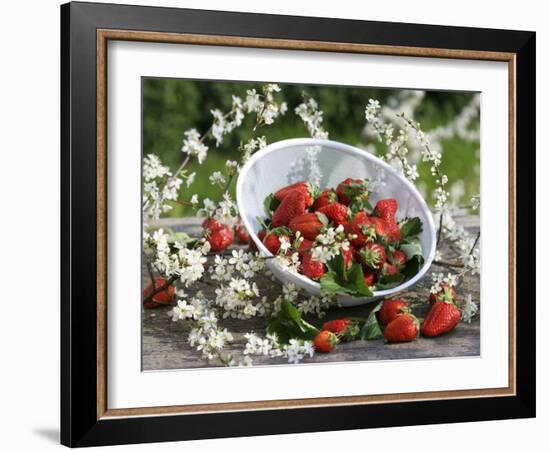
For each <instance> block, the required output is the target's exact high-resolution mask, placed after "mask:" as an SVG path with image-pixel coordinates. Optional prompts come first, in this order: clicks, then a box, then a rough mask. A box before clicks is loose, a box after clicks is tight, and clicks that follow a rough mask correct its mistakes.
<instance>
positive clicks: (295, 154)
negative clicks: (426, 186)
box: [237, 139, 436, 306]
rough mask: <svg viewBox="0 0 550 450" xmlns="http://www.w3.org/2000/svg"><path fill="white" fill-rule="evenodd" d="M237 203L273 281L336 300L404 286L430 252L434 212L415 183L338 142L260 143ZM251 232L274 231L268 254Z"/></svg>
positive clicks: (363, 298) (364, 298)
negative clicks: (274, 278) (329, 296)
mask: <svg viewBox="0 0 550 450" xmlns="http://www.w3.org/2000/svg"><path fill="white" fill-rule="evenodd" d="M312 151H314V153H315V157H314V158H313V157H312V156H311V154H312V153H311V152H312ZM313 159H315V160H316V161H314V162H315V164H318V167H317V168H315V167H312V165H313V162H312V161H313ZM299 176H302V178H298V177H299ZM285 181H286V182H285ZM237 205H238V208H239V212H240V215H241V218H242V222H243V225H244V226H245V228H246V230H247V231H248V233H249V235H250V236H251V239H252V241H254V243H255V244H256V246H257V248H258V250H259V251H260V252H261V253H262V254H264V255H265V256H266V257H267V260H266V264H267V265H268V267H269V269H270V270H271V271H272V272H273V274H274V275H275V276H276V277H277V278H279V279H280V280H281V281H283V282H291V283H294V284H295V285H296V286H298V287H300V288H302V289H305V290H306V291H307V292H309V293H311V294H314V295H326V294H329V295H336V296H337V297H338V299H339V301H340V303H341V304H342V305H344V306H352V305H359V304H363V303H367V302H370V301H374V300H376V299H378V298H381V297H385V296H389V295H394V294H396V293H397V292H399V291H401V290H403V289H406V288H407V287H410V286H411V285H413V284H414V283H416V282H417V281H418V280H419V279H420V278H421V277H422V276H423V275H424V274H425V273H426V271H427V270H428V268H429V266H430V264H431V262H432V260H433V255H434V253H435V241H436V240H435V226H434V223H433V218H432V215H431V212H430V210H429V209H428V207H427V205H426V203H425V201H424V199H423V198H422V196H421V195H420V193H419V192H418V191H417V190H416V189H415V188H414V186H413V185H412V184H411V183H410V182H409V181H408V180H406V179H405V178H404V177H403V176H402V175H401V174H400V173H399V172H397V171H396V170H395V169H394V168H392V167H390V166H389V165H388V164H386V163H385V162H383V161H381V160H380V159H378V158H376V157H375V156H373V155H371V154H369V153H367V152H365V151H364V150H360V149H356V148H354V147H351V146H348V145H346V144H342V143H339V142H334V141H328V140H317V139H290V140H287V141H281V142H277V143H275V144H271V145H269V146H267V147H266V148H264V149H262V150H261V151H259V152H258V153H256V154H255V155H253V157H252V158H251V159H250V160H249V161H248V162H247V164H245V166H244V167H243V169H242V170H241V172H240V174H239V179H238V180H237ZM258 234H260V235H261V236H268V235H270V236H271V235H275V236H274V237H271V238H270V239H269V247H270V248H271V249H273V250H276V251H274V252H273V251H270V249H269V248H268V247H267V246H266V245H264V242H262V240H261V239H260V238H259V237H258ZM275 239H276V240H277V241H278V242H275ZM304 261H305V264H304Z"/></svg>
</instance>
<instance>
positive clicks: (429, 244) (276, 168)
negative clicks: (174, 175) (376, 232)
mask: <svg viewBox="0 0 550 450" xmlns="http://www.w3.org/2000/svg"><path fill="white" fill-rule="evenodd" d="M348 177H351V178H368V179H369V187H370V189H369V190H372V194H371V200H372V203H373V204H375V203H376V201H377V200H378V199H381V198H387V197H393V198H395V199H396V200H397V202H398V205H399V208H398V211H397V215H396V218H397V220H401V219H403V218H405V217H407V216H409V217H411V216H418V217H420V219H421V220H422V224H423V230H422V234H421V235H420V240H421V242H422V251H423V254H424V261H425V262H424V265H423V266H422V267H421V269H420V270H419V272H418V273H417V274H416V275H415V276H414V277H413V278H411V279H410V280H407V281H406V282H404V283H403V284H401V285H399V286H397V287H395V288H393V289H387V290H383V291H375V292H374V296H373V297H362V298H357V297H351V296H348V295H339V300H340V302H341V304H342V305H343V306H354V305H361V304H364V303H368V302H371V301H375V300H377V299H380V298H382V297H386V296H390V295H394V294H396V293H398V292H400V291H402V290H404V289H407V288H409V287H411V286H412V285H414V284H415V283H416V282H417V281H418V280H420V279H421V278H422V277H423V276H424V274H425V273H426V272H427V270H428V269H429V267H430V265H431V263H432V260H433V257H434V254H435V244H436V236H435V226H434V222H433V218H432V214H431V212H430V210H429V208H428V206H427V205H426V202H425V201H424V199H423V198H422V196H421V195H420V193H419V192H418V191H417V190H416V188H415V187H414V185H413V184H412V183H411V182H410V181H408V180H407V179H405V178H404V177H403V176H402V175H401V174H400V173H399V172H398V171H396V170H395V169H394V168H393V167H391V166H390V165H388V164H387V163H385V162H384V161H382V160H380V159H379V158H377V157H375V156H373V155H371V154H370V153H368V152H367V151H365V150H361V149H358V148H355V147H352V146H350V145H346V144H342V143H340V142H335V141H329V140H320V139H288V140H284V141H279V142H276V143H274V144H271V145H268V146H267V147H265V148H263V149H262V150H260V151H258V152H257V153H256V154H254V155H253V156H252V157H251V158H250V160H249V161H248V162H247V163H246V164H245V166H244V167H243V168H242V170H241V172H240V174H239V178H238V180H237V205H238V208H239V213H240V215H241V219H242V222H243V224H244V226H245V228H246V230H247V231H248V233H249V234H250V236H251V238H252V239H253V241H254V243H255V244H256V246H257V247H258V249H259V250H260V252H261V253H262V254H264V255H267V256H271V253H270V252H269V250H267V249H266V248H265V246H264V245H263V243H262V242H261V241H260V239H258V236H257V233H258V231H259V230H260V224H259V223H258V220H257V219H256V217H258V216H260V217H265V212H264V208H263V201H264V199H265V197H266V196H267V195H269V194H270V193H272V192H275V191H277V190H278V189H280V188H282V187H284V186H287V185H289V184H291V183H295V182H297V181H301V180H307V181H311V182H313V183H315V184H317V185H319V187H320V188H321V189H323V188H325V187H336V185H337V184H338V183H340V182H341V181H342V180H344V179H346V178H348ZM267 265H268V267H269V269H270V270H271V271H272V272H273V274H274V275H275V276H276V277H277V278H278V279H279V280H281V281H287V282H292V283H294V284H295V285H297V286H299V287H300V288H303V289H305V290H306V291H307V292H309V293H311V294H313V295H320V294H321V288H320V285H319V283H317V282H315V281H313V280H311V279H309V278H307V277H305V276H303V275H300V274H295V273H290V272H288V271H285V270H283V269H281V268H280V267H279V266H277V265H275V264H274V263H273V261H271V260H268V261H267Z"/></svg>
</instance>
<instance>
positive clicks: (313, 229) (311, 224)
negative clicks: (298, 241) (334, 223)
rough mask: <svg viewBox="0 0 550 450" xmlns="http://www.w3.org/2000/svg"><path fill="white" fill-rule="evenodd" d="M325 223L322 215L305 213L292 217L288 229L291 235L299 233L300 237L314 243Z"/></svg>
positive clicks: (324, 217)
mask: <svg viewBox="0 0 550 450" xmlns="http://www.w3.org/2000/svg"><path fill="white" fill-rule="evenodd" d="M287 198H288V197H287ZM281 206H282V203H281ZM321 219H322V221H321ZM323 222H324V223H323ZM326 222H327V220H326V216H325V215H324V214H321V213H307V214H302V215H300V216H297V217H294V218H293V219H292V220H291V221H290V223H289V227H290V229H291V230H292V233H294V234H296V233H297V232H298V231H299V232H300V235H301V236H303V237H304V238H306V239H309V240H311V241H314V240H315V238H316V237H317V236H318V235H319V234H320V233H321V230H322V229H323V227H325V225H326Z"/></svg>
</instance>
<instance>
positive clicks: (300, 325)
mask: <svg viewBox="0 0 550 450" xmlns="http://www.w3.org/2000/svg"><path fill="white" fill-rule="evenodd" d="M267 332H268V333H269V334H273V333H275V334H277V336H278V340H279V342H281V343H288V341H289V340H290V339H303V340H312V339H313V338H314V337H315V336H317V334H318V333H319V330H318V329H317V328H315V327H314V326H313V325H311V324H310V323H309V322H306V321H305V320H304V319H303V318H302V316H301V315H300V312H299V311H298V310H297V309H296V308H295V307H294V305H292V303H290V302H289V301H288V300H283V302H282V303H281V310H280V311H279V313H278V314H277V317H276V318H275V319H274V320H273V321H271V322H270V323H269V325H268V326H267Z"/></svg>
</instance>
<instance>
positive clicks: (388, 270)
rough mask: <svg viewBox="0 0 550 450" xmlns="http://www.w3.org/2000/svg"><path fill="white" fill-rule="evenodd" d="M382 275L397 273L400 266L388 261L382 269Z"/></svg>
mask: <svg viewBox="0 0 550 450" xmlns="http://www.w3.org/2000/svg"><path fill="white" fill-rule="evenodd" d="M380 273H381V274H382V275H387V276H391V275H396V274H398V273H399V267H397V266H396V265H395V264H389V263H387V262H386V264H384V266H383V267H382V270H381V271H380Z"/></svg>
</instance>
